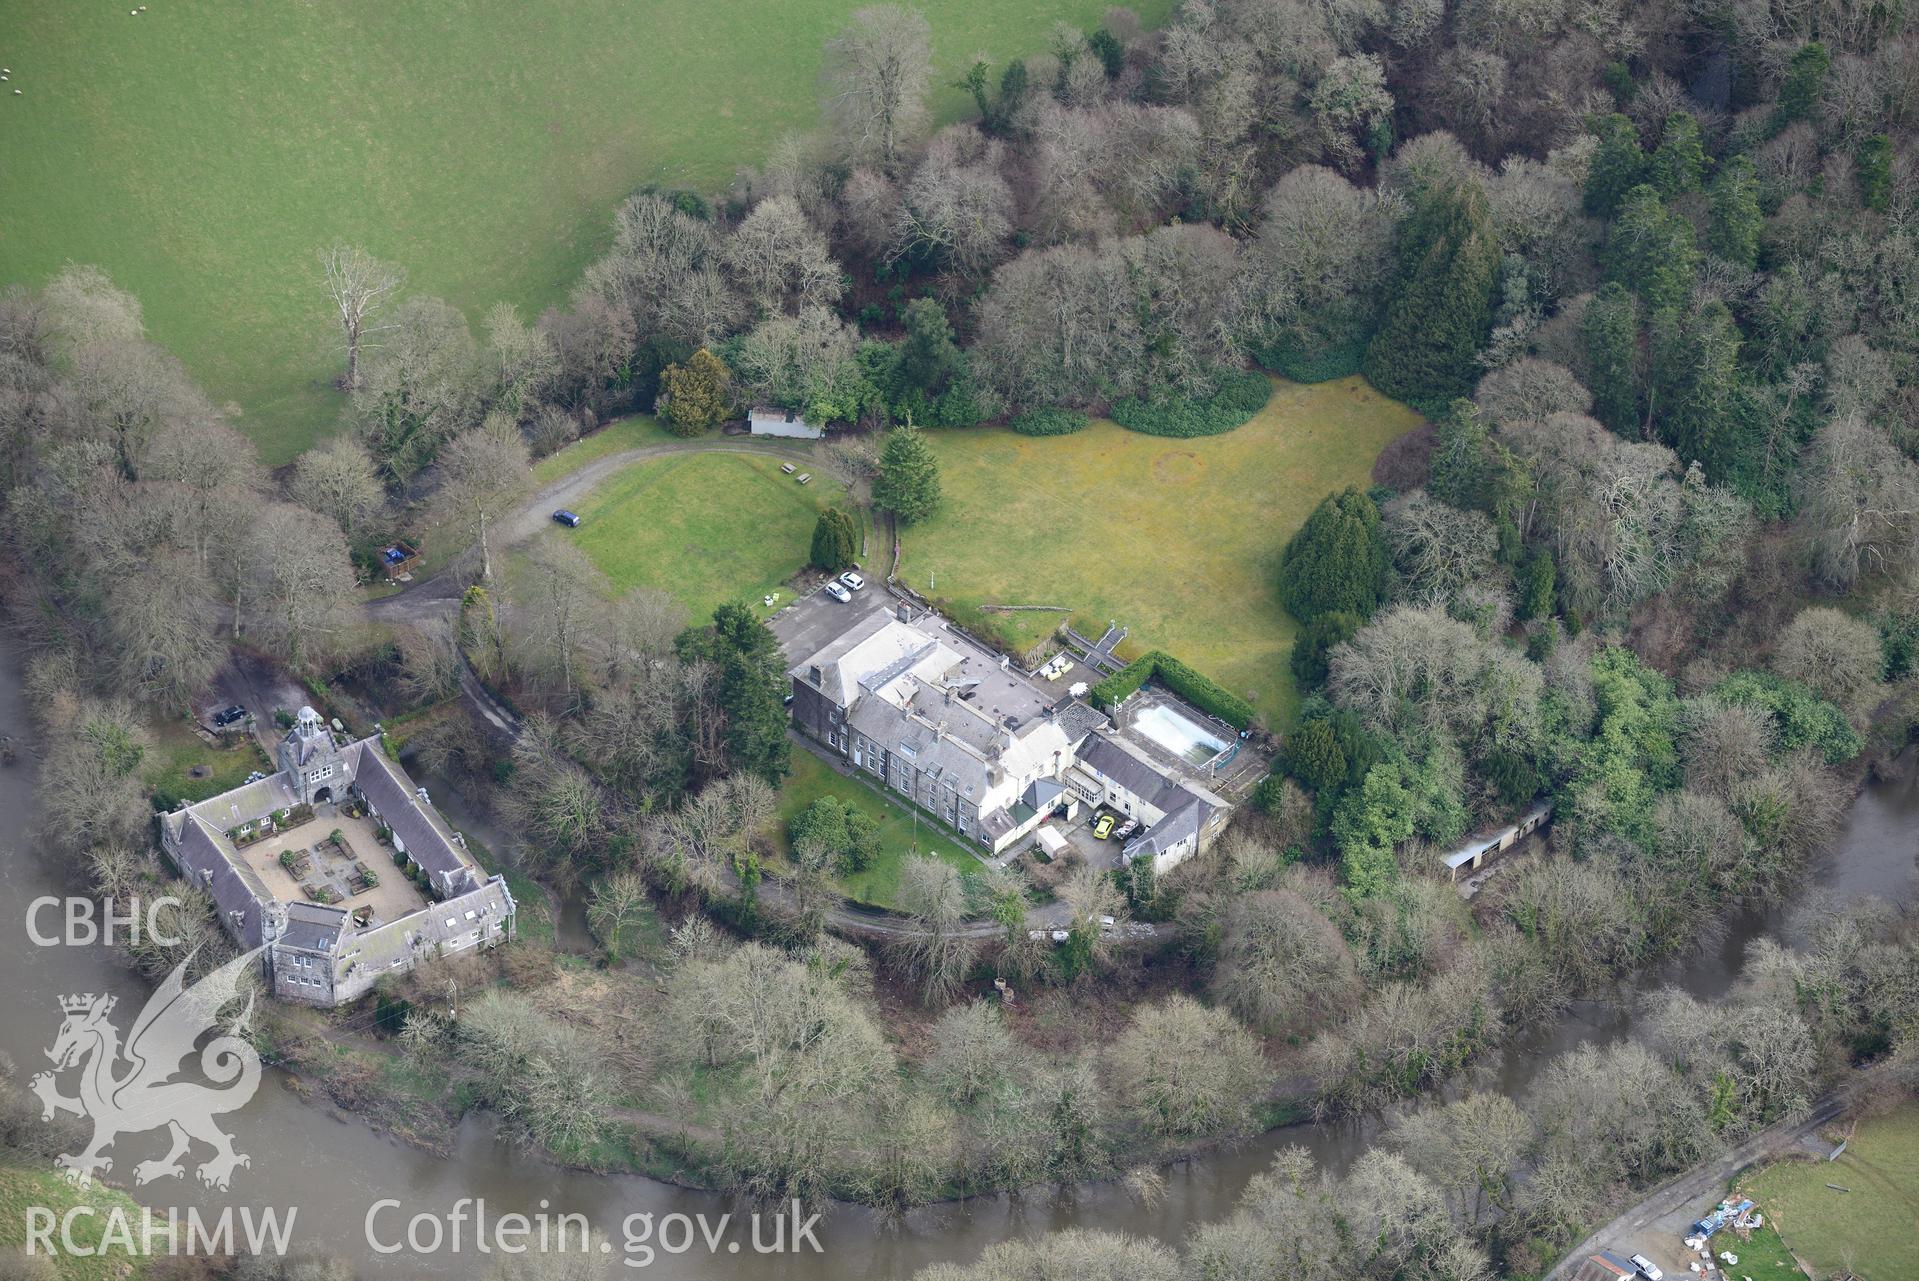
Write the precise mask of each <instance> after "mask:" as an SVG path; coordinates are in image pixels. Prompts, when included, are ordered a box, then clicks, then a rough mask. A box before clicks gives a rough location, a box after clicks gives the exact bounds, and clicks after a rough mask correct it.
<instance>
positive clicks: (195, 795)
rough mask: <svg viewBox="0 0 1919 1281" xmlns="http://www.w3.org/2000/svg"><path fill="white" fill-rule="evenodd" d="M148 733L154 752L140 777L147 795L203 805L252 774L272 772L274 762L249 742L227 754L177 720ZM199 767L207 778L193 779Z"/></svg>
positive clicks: (147, 759)
mask: <svg viewBox="0 0 1919 1281" xmlns="http://www.w3.org/2000/svg"><path fill="white" fill-rule="evenodd" d="M149 732H150V733H151V734H152V736H153V750H152V751H150V752H148V753H147V756H146V761H145V764H144V766H143V767H142V769H141V777H142V779H143V780H144V781H145V782H146V785H147V790H148V791H150V792H154V793H157V794H163V795H165V796H168V797H171V798H172V799H173V800H176V801H204V800H205V799H207V797H209V796H218V795H219V794H220V793H222V792H226V791H231V790H232V789H233V788H236V787H238V786H240V784H241V783H243V782H245V781H246V777H247V775H248V774H251V773H252V772H253V771H254V770H269V771H270V770H272V769H273V762H271V761H270V760H268V759H267V754H266V753H265V752H263V751H261V750H260V748H259V746H258V745H257V744H255V743H254V741H253V740H252V739H251V738H248V739H246V740H245V741H244V742H242V743H241V745H240V746H238V747H236V748H233V749H232V750H230V751H223V750H221V749H220V748H217V747H208V746H207V745H206V743H205V742H203V741H202V740H201V738H200V736H199V735H198V734H195V733H194V732H193V728H192V727H191V726H189V725H188V724H187V723H186V722H185V721H183V720H179V719H177V718H176V719H173V720H168V721H162V722H161V723H160V724H158V725H155V726H153V727H152V728H151V729H150V731H149ZM202 767H204V768H205V769H206V770H207V771H208V772H207V774H206V775H205V776H204V777H202V778H195V777H193V771H194V770H195V769H197V768H202ZM168 808H172V806H171V804H169V806H168Z"/></svg>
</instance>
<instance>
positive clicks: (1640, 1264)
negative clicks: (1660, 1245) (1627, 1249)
mask: <svg viewBox="0 0 1919 1281" xmlns="http://www.w3.org/2000/svg"><path fill="white" fill-rule="evenodd" d="M1626 1261H1627V1262H1628V1263H1630V1264H1632V1265H1633V1266H1634V1267H1635V1268H1638V1269H1639V1275H1640V1276H1642V1277H1644V1278H1646V1281H1664V1278H1665V1275H1666V1274H1665V1273H1663V1272H1661V1271H1660V1270H1659V1265H1658V1264H1656V1263H1654V1262H1653V1261H1652V1260H1651V1259H1648V1258H1647V1257H1646V1256H1645V1255H1643V1254H1635V1255H1632V1256H1631V1257H1630V1258H1628V1259H1627V1260H1626Z"/></svg>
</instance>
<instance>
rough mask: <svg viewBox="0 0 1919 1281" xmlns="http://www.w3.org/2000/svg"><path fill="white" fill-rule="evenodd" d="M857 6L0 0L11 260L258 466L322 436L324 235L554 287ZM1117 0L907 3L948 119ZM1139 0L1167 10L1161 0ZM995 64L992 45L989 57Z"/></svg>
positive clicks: (753, 147)
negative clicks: (228, 425)
mask: <svg viewBox="0 0 1919 1281" xmlns="http://www.w3.org/2000/svg"><path fill="white" fill-rule="evenodd" d="M862 3H863V0H784V3H782V4H780V5H779V6H778V7H777V8H772V7H769V6H767V5H766V4H765V3H763V0H660V2H659V3H653V4H646V5H634V4H630V3H626V2H625V0H574V2H573V3H570V4H566V5H557V6H553V5H524V4H503V3H498V2H497V0H434V3H431V4H394V3H391V2H390V0H326V3H322V4H242V3H234V2H233V0H166V2H165V3H156V4H154V5H152V6H151V7H150V8H148V9H147V10H146V11H144V12H142V13H140V14H138V15H137V16H136V15H134V14H130V13H129V12H128V9H130V8H132V7H133V6H131V5H122V6H117V7H116V6H114V5H109V4H85V5H82V4H64V3H48V0H0V54H3V55H4V56H0V63H4V64H5V65H7V66H9V67H11V69H12V73H11V79H10V80H9V82H8V84H7V85H6V88H7V89H9V90H12V89H18V90H20V93H19V95H17V96H16V95H15V94H13V93H11V92H8V93H4V94H0V173H4V174H5V175H6V181H5V182H4V183H0V283H8V282H23V283H28V284H39V283H41V282H42V281H44V280H45V279H46V278H47V277H48V276H49V275H51V274H52V273H54V272H56V271H58V270H59V269H60V268H61V267H62V266H63V265H64V264H66V263H68V262H80V263H93V264H97V265H99V266H101V267H104V268H105V269H106V270H107V271H108V272H109V273H110V274H111V275H112V276H113V278H114V279H115V281H117V282H118V283H119V284H120V286H121V287H122V288H125V289H130V290H132V291H133V292H134V293H135V294H136V295H138V296H139V298H140V300H141V302H142V303H144V304H145V307H146V315H147V321H148V326H149V328H150V330H151V332H152V334H153V336H154V337H155V338H156V339H158V340H159V341H160V342H162V343H164V344H166V345H167V346H168V347H169V348H171V349H172V350H173V351H174V353H175V354H177V355H178V356H180V357H181V358H182V359H183V360H185V361H186V363H187V366H188V368H189V369H191V370H192V371H193V373H194V374H195V375H196V376H197V377H198V378H199V379H200V380H201V381H202V382H203V383H204V384H205V386H206V387H207V389H208V391H209V392H210V393H211V394H212V395H213V396H214V398H215V399H216V401H222V402H225V401H232V402H236V403H237V404H238V405H239V406H240V407H241V408H242V409H243V410H244V415H245V416H244V417H243V418H242V419H241V420H240V422H241V425H242V426H243V427H245V428H246V430H247V431H248V432H249V434H251V435H252V436H253V438H254V439H255V440H256V441H257V442H259V444H260V446H261V450H262V452H263V454H264V455H265V457H266V459H267V461H268V462H269V463H272V464H278V463H283V462H286V461H287V460H289V459H291V458H292V457H293V456H294V455H295V454H297V453H299V452H300V451H301V450H302V449H304V448H306V447H307V446H308V445H309V444H311V443H312V442H313V441H314V440H315V439H316V438H317V437H319V436H321V435H323V434H325V433H327V432H329V431H330V430H332V428H333V425H334V423H335V421H336V419H337V415H338V412H339V407H340V397H339V395H338V393H337V392H335V391H333V390H332V389H331V387H330V385H329V384H330V380H331V379H332V378H333V377H335V376H336V375H337V373H338V365H339V357H338V355H337V353H336V352H335V350H334V345H333V339H332V334H331V333H330V331H329V330H328V328H327V310H326V306H325V304H324V301H323V299H322V297H321V293H320V287H319V275H320V273H319V268H318V266H317V264H316V263H315V261H314V253H315V251H316V250H317V249H319V248H320V247H321V246H322V245H325V244H327V243H329V242H331V241H334V240H336V239H344V240H347V241H350V242H357V243H360V244H363V245H364V246H365V247H366V248H367V249H368V250H369V251H370V252H372V253H374V254H376V255H378V256H380V257H382V258H386V259H390V260H391V261H394V262H397V263H401V264H403V265H405V266H406V267H407V268H408V270H409V271H410V273H411V283H412V288H413V289H414V290H415V291H416V292H420V293H429V294H438V295H440V296H442V297H444V298H446V299H448V300H449V301H450V302H452V303H454V304H455V305H456V306H459V307H461V308H464V309H465V310H466V312H467V313H468V315H469V317H471V318H472V319H474V320H475V321H476V322H477V320H478V318H479V316H480V314H481V313H483V312H484V311H485V310H486V308H488V307H489V306H491V305H492V304H494V303H496V302H502V301H505V302H512V303H515V304H518V305H519V306H520V307H521V309H522V311H523V312H524V313H525V314H526V315H527V316H528V317H529V318H531V316H533V315H536V314H537V313H538V312H539V311H540V310H541V309H542V308H544V307H546V306H548V305H551V304H553V303H557V302H560V301H562V300H563V299H564V298H565V296H566V293H567V291H568V290H569V289H570V288H571V287H572V285H573V284H574V282H575V281H576V280H577V279H578V278H579V274H580V271H581V269H582V268H583V267H584V265H585V264H586V262H587V261H588V260H589V259H590V258H591V257H592V256H594V255H595V254H596V253H598V252H600V251H601V250H602V249H603V247H604V246H605V244H606V243H607V242H608V240H609V239H610V237H611V224H612V214H613V209H614V207H615V206H616V205H617V204H618V203H619V202H620V200H621V199H623V198H624V197H625V196H626V195H627V194H628V193H630V192H632V191H633V190H635V189H636V188H638V187H641V186H643V185H645V184H647V183H660V184H663V185H668V186H678V187H691V188H694V189H697V190H704V191H713V190H718V189H720V188H722V187H724V186H725V185H726V184H727V183H728V182H730V181H731V180H732V178H733V176H734V174H735V172H736V171H737V170H739V169H740V168H742V167H745V166H751V165H757V164H760V163H762V162H763V161H764V159H765V157H766V155H767V153H768V151H769V150H770V149H771V147H772V145H773V144H774V143H775V142H776V141H777V140H778V139H779V138H780V137H781V135H783V134H786V133H788V132H791V131H794V130H807V129H813V128H815V127H817V126H818V124H819V121H820V110H819V97H820V95H819V89H818V74H819V68H820V60H821V47H822V45H823V44H824V42H825V41H826V39H827V38H828V36H830V35H831V34H832V33H833V32H835V31H836V30H838V29H839V28H840V27H841V26H842V25H843V24H844V23H845V21H846V19H847V17H848V16H849V15H850V14H851V13H852V12H853V11H854V10H855V9H858V8H859V7H860V6H861V4H862ZM1106 5H1107V0H924V2H923V3H921V4H919V5H917V6H916V7H918V8H919V9H921V10H922V11H923V12H924V13H925V14H926V16H927V18H928V20H929V21H930V22H931V23H932V26H933V48H934V53H935V63H936V66H935V73H934V76H933V83H934V84H935V85H936V86H938V89H937V90H936V92H935V94H934V107H935V109H936V111H937V113H938V114H939V115H940V116H941V117H943V118H947V119H951V118H955V117H957V116H959V115H960V114H961V113H962V112H964V111H967V110H970V99H969V98H968V97H967V96H966V95H965V94H964V93H963V92H962V91H961V90H959V89H957V88H955V87H953V85H954V82H955V81H956V80H957V79H958V78H959V75H960V73H961V72H962V71H963V70H964V69H965V67H966V65H967V64H969V63H970V61H971V60H972V58H973V56H974V54H975V53H980V52H983V53H984V55H985V56H986V57H987V58H989V59H992V60H994V61H995V62H996V63H997V62H1003V61H1004V60H1005V59H1007V58H1009V57H1013V56H1020V57H1024V56H1027V55H1030V54H1035V53H1040V52H1043V51H1044V49H1045V47H1046V34H1047V32H1048V30H1050V28H1051V27H1052V25H1053V23H1054V22H1055V21H1057V20H1060V19H1066V20H1069V21H1071V22H1073V23H1075V24H1077V25H1080V26H1083V27H1084V26H1091V25H1093V24H1094V23H1096V22H1097V21H1098V20H1099V17H1100V15H1101V14H1102V13H1103V12H1104V11H1105V9H1106ZM1134 7H1135V9H1136V11H1137V12H1138V13H1139V14H1140V16H1141V18H1143V19H1144V20H1145V21H1147V22H1148V23H1157V22H1160V21H1162V20H1163V19H1164V18H1165V16H1166V14H1167V12H1168V11H1169V10H1170V8H1171V0H1144V3H1140V4H1136V5H1135V6H1134ZM994 74H995V76H997V74H998V70H997V67H996V68H995V72H994Z"/></svg>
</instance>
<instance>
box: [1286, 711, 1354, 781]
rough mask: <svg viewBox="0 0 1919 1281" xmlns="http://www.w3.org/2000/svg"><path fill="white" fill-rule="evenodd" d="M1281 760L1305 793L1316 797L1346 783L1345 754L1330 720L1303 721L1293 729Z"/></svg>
mask: <svg viewBox="0 0 1919 1281" xmlns="http://www.w3.org/2000/svg"><path fill="white" fill-rule="evenodd" d="M1282 759H1283V760H1284V761H1285V764H1286V772H1287V773H1288V774H1290V775H1292V777H1293V779H1294V780H1295V781H1297V782H1298V783H1299V785H1300V786H1301V787H1303V788H1305V789H1306V790H1307V791H1309V792H1313V793H1315V794H1317V793H1318V792H1320V791H1322V790H1324V789H1326V788H1329V787H1333V788H1337V787H1340V786H1342V785H1343V784H1344V783H1345V781H1346V753H1345V752H1344V751H1342V750H1341V749H1340V746H1339V738H1338V736H1337V735H1336V734H1335V733H1334V731H1333V726H1332V723H1331V722H1330V721H1325V720H1316V721H1307V722H1306V723H1305V724H1303V725H1301V726H1300V727H1299V728H1298V729H1296V730H1294V731H1293V732H1292V735H1291V736H1290V737H1289V738H1288V739H1287V740H1286V751H1285V755H1284V756H1283V758H1282Z"/></svg>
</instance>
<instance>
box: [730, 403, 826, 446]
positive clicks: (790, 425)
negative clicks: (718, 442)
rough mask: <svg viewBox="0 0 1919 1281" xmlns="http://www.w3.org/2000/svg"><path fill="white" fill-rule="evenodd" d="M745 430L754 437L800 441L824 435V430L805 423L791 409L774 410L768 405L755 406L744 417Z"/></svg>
mask: <svg viewBox="0 0 1919 1281" xmlns="http://www.w3.org/2000/svg"><path fill="white" fill-rule="evenodd" d="M746 426H747V430H749V431H751V432H752V433H753V434H754V435H755V436H791V437H797V438H799V439H801V440H818V439H819V438H820V437H821V436H824V435H825V434H826V429H825V428H823V427H820V426H818V425H817V424H814V423H809V422H807V421H806V420H805V419H804V418H802V417H800V415H799V413H798V412H797V411H795V410H791V409H775V408H773V407H772V406H770V405H757V406H755V407H754V408H753V409H752V410H750V411H749V412H748V413H747V415H746Z"/></svg>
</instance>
